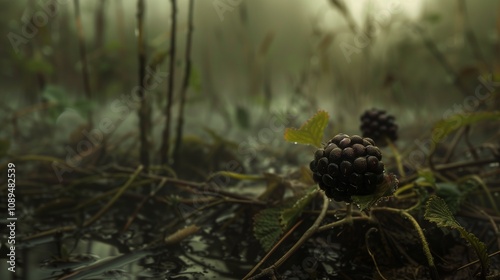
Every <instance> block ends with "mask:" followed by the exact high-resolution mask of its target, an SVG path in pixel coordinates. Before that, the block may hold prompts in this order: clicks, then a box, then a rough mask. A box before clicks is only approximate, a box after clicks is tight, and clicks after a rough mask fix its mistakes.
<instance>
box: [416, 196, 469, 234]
mask: <svg viewBox="0 0 500 280" xmlns="http://www.w3.org/2000/svg"><path fill="white" fill-rule="evenodd" d="M424 218H425V219H427V220H429V221H431V222H433V223H436V224H437V225H438V226H440V227H449V228H453V229H459V228H461V226H460V224H459V223H458V222H457V220H455V217H453V214H452V213H451V211H450V209H449V208H448V206H447V205H446V202H445V201H444V200H443V199H442V198H440V197H439V196H432V197H431V198H429V201H427V206H426V209H425V214H424Z"/></svg>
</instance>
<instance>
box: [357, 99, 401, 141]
mask: <svg viewBox="0 0 500 280" xmlns="http://www.w3.org/2000/svg"><path fill="white" fill-rule="evenodd" d="M360 129H361V132H362V134H363V137H370V138H372V139H373V140H375V142H377V143H379V144H381V146H382V145H383V146H385V145H386V141H385V139H384V138H385V137H387V138H389V139H390V140H391V141H396V139H398V125H397V124H396V123H395V118H394V116H391V115H389V114H387V113H386V111H384V110H378V109H375V108H373V109H371V110H367V111H365V112H364V113H363V115H361V127H360Z"/></svg>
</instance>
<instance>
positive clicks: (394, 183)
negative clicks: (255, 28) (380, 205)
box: [351, 174, 399, 210]
mask: <svg viewBox="0 0 500 280" xmlns="http://www.w3.org/2000/svg"><path fill="white" fill-rule="evenodd" d="M398 184H399V181H398V179H397V178H396V175H394V174H388V175H385V176H384V182H383V183H382V184H380V185H378V186H377V188H376V189H375V192H374V193H373V194H371V195H357V196H356V195H353V196H351V198H352V201H353V202H354V203H355V204H356V205H357V206H358V207H359V209H360V210H365V209H368V208H370V207H372V206H373V205H374V204H375V203H377V202H378V201H379V200H380V199H381V198H382V197H386V196H391V195H392V194H393V193H394V192H395V191H396V189H397V188H398Z"/></svg>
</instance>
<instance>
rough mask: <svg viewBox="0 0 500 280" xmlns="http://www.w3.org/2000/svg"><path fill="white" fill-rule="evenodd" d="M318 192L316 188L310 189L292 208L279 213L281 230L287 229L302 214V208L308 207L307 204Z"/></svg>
mask: <svg viewBox="0 0 500 280" xmlns="http://www.w3.org/2000/svg"><path fill="white" fill-rule="evenodd" d="M317 192H318V188H317V187H316V186H314V187H312V188H311V189H310V190H309V191H308V192H307V193H306V195H305V196H303V197H301V198H300V199H298V200H297V201H296V202H295V203H294V204H293V206H292V207H290V208H286V209H284V210H283V211H282V212H281V219H280V223H281V226H282V227H283V228H288V227H289V226H291V225H292V224H293V223H294V222H295V221H296V220H297V218H298V217H299V216H300V215H301V214H302V211H303V210H304V208H305V207H306V206H307V205H309V202H311V200H312V199H313V197H314V196H315V195H316V193H317Z"/></svg>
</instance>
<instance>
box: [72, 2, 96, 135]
mask: <svg viewBox="0 0 500 280" xmlns="http://www.w3.org/2000/svg"><path fill="white" fill-rule="evenodd" d="M74 1H75V21H76V29H77V32H78V44H79V45H80V60H81V61H82V76H83V89H84V92H85V96H86V97H87V99H88V100H89V101H90V100H92V95H91V92H90V80H89V70H88V66H87V50H86V49H85V36H84V34H83V26H82V17H81V14H80V1H79V0H74ZM87 117H88V122H89V125H90V126H91V127H92V112H91V111H89V112H88V116H87Z"/></svg>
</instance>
